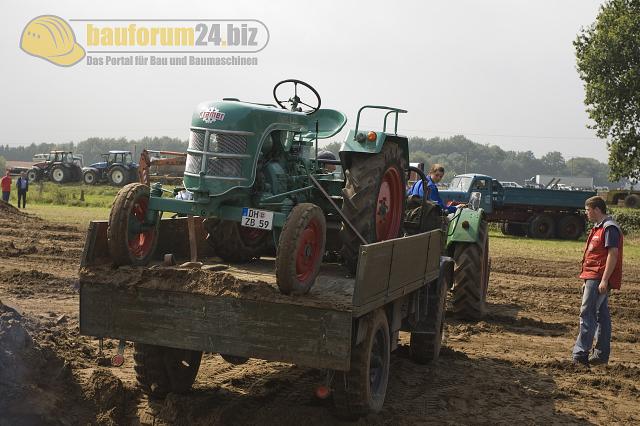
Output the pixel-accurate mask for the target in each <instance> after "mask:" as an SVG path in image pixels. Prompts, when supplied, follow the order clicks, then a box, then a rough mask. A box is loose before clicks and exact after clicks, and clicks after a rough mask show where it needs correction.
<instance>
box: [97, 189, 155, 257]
mask: <svg viewBox="0 0 640 426" xmlns="http://www.w3.org/2000/svg"><path fill="white" fill-rule="evenodd" d="M148 206H149V187H148V186H146V185H143V184H141V183H131V184H129V185H127V186H125V187H124V188H122V189H121V190H120V191H118V195H116V199H115V201H114V203H113V206H112V207H111V213H110V214H109V226H108V228H107V241H108V245H109V254H110V255H111V259H112V260H113V263H114V264H115V265H129V264H131V265H146V264H147V263H149V261H150V260H151V257H152V256H153V252H154V251H155V248H156V246H157V245H158V225H159V224H160V215H159V213H158V212H154V214H153V221H152V222H149V220H148V218H147V210H148Z"/></svg>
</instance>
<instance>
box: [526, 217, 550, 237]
mask: <svg viewBox="0 0 640 426" xmlns="http://www.w3.org/2000/svg"><path fill="white" fill-rule="evenodd" d="M555 234H556V224H555V222H554V220H553V218H552V217H551V216H549V215H548V214H537V215H535V216H534V217H533V219H531V222H530V223H529V232H528V234H527V235H528V236H529V237H531V238H540V239H543V240H548V239H550V238H553V237H554V236H555Z"/></svg>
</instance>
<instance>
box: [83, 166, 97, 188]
mask: <svg viewBox="0 0 640 426" xmlns="http://www.w3.org/2000/svg"><path fill="white" fill-rule="evenodd" d="M82 180H83V181H84V184H85V185H95V184H96V181H97V180H98V176H97V175H96V172H94V171H93V170H87V171H85V172H84V173H83V174H82Z"/></svg>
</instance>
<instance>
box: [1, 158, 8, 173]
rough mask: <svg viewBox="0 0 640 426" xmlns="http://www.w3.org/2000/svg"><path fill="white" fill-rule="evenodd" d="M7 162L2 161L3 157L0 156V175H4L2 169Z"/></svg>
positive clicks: (3, 169)
mask: <svg viewBox="0 0 640 426" xmlns="http://www.w3.org/2000/svg"><path fill="white" fill-rule="evenodd" d="M6 166H7V163H6V162H5V161H4V157H0V176H4V171H5V168H6Z"/></svg>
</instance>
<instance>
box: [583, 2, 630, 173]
mask: <svg viewBox="0 0 640 426" xmlns="http://www.w3.org/2000/svg"><path fill="white" fill-rule="evenodd" d="M573 44H574V46H575V49H576V58H577V66H578V72H579V74H580V78H581V79H582V80H583V81H584V83H585V100H584V103H585V105H586V106H587V113H588V114H589V117H590V118H591V119H592V120H593V121H594V123H595V124H593V125H590V126H589V127H590V128H593V129H595V130H596V133H597V135H598V137H600V138H603V139H605V138H608V139H609V142H608V143H607V145H608V148H609V166H610V170H611V171H610V178H611V180H618V179H620V178H624V177H631V178H640V148H639V146H638V145H639V143H640V0H610V1H608V2H607V3H605V4H604V5H603V6H602V7H601V8H600V13H599V14H598V17H597V18H596V21H595V22H594V23H593V24H592V25H591V26H589V27H588V28H583V29H582V31H581V32H580V34H578V37H577V38H576V40H575V41H574V43H573Z"/></svg>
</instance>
